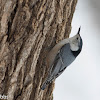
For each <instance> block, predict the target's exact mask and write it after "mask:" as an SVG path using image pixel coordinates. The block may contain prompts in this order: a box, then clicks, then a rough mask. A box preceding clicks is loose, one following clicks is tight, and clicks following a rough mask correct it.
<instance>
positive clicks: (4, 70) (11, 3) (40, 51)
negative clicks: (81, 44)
mask: <svg viewBox="0 0 100 100" xmlns="http://www.w3.org/2000/svg"><path fill="white" fill-rule="evenodd" d="M76 3H77V0H0V94H4V95H8V100H52V99H53V94H52V92H53V88H54V82H52V83H51V84H50V85H49V86H48V87H47V88H46V89H45V90H44V91H42V90H41V89H40V86H41V85H42V82H43V81H44V79H45V77H46V75H47V70H48V66H46V62H45V58H46V56H47V54H48V52H49V51H50V49H51V48H52V47H53V46H54V45H55V44H56V43H58V42H59V41H60V40H62V39H63V38H65V37H68V36H69V33H70V31H71V21H72V17H73V13H74V10H75V6H76Z"/></svg>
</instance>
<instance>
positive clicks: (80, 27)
mask: <svg viewBox="0 0 100 100" xmlns="http://www.w3.org/2000/svg"><path fill="white" fill-rule="evenodd" d="M80 30H81V26H80V27H79V29H78V33H77V34H79V35H80Z"/></svg>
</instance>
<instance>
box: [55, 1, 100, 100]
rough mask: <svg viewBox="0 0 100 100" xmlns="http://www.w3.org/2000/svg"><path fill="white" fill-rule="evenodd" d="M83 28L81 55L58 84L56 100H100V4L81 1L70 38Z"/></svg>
mask: <svg viewBox="0 0 100 100" xmlns="http://www.w3.org/2000/svg"><path fill="white" fill-rule="evenodd" d="M80 26H81V33H80V34H81V37H82V39H83V49H82V52H81V54H80V55H79V56H78V57H77V59H76V60H75V61H74V62H73V63H72V64H71V65H70V66H69V67H68V68H67V69H66V70H65V71H64V73H63V74H62V75H61V76H60V77H59V78H57V80H56V81H55V84H56V85H55V89H54V100H100V0H78V3H77V7H76V10H75V13H74V17H73V22H72V31H71V35H70V37H72V36H74V35H75V34H76V33H77V31H78V28H79V27H80Z"/></svg>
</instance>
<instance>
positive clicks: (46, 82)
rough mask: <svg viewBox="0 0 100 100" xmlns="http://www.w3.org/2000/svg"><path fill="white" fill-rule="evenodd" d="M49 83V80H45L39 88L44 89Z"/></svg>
mask: <svg viewBox="0 0 100 100" xmlns="http://www.w3.org/2000/svg"><path fill="white" fill-rule="evenodd" d="M48 84H49V82H48V81H47V80H46V81H45V82H44V83H43V85H42V86H41V89H42V90H44V89H45V88H46V86H47V85H48Z"/></svg>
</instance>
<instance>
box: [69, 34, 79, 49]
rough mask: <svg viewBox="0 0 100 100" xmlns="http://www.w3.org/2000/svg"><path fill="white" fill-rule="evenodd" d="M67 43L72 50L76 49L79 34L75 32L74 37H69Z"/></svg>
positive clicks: (77, 47)
mask: <svg viewBox="0 0 100 100" xmlns="http://www.w3.org/2000/svg"><path fill="white" fill-rule="evenodd" d="M69 43H70V48H71V50H72V51H78V50H79V46H80V35H79V34H76V35H75V36H74V37H72V38H70V41H69Z"/></svg>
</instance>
